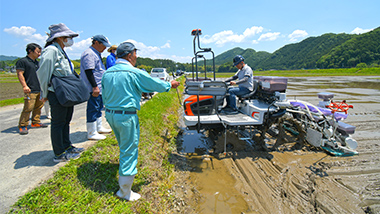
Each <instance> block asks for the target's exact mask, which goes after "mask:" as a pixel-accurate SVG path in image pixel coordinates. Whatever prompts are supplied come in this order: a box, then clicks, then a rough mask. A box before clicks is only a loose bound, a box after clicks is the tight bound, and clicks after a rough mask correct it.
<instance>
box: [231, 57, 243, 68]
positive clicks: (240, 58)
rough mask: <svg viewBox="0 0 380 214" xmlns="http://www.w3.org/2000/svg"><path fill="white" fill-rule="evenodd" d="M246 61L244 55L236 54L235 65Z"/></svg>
mask: <svg viewBox="0 0 380 214" xmlns="http://www.w3.org/2000/svg"><path fill="white" fill-rule="evenodd" d="M243 61H244V57H243V56H242V55H236V56H235V57H234V59H233V62H234V66H236V65H238V64H239V63H241V62H243Z"/></svg>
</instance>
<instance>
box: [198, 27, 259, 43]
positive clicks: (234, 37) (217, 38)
mask: <svg viewBox="0 0 380 214" xmlns="http://www.w3.org/2000/svg"><path fill="white" fill-rule="evenodd" d="M263 29H264V28H263V27H257V26H253V27H251V28H247V29H246V30H245V31H244V32H243V34H240V35H239V34H236V33H234V32H233V31H232V30H225V31H222V32H219V33H216V34H214V35H212V36H209V35H205V36H204V37H203V38H201V42H202V43H204V44H210V43H215V44H216V45H217V46H219V47H222V46H223V45H224V44H226V43H242V42H246V41H248V38H251V37H253V36H255V35H256V34H259V33H261V32H262V31H263Z"/></svg>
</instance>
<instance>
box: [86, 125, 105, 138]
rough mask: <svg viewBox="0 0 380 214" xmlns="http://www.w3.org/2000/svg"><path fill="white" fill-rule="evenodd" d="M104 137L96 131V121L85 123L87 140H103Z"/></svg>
mask: <svg viewBox="0 0 380 214" xmlns="http://www.w3.org/2000/svg"><path fill="white" fill-rule="evenodd" d="M105 138H106V136H104V135H101V134H99V133H98V132H97V131H96V121H95V122H91V123H87V139H89V140H103V139H105Z"/></svg>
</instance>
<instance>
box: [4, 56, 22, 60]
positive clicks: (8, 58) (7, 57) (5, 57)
mask: <svg viewBox="0 0 380 214" xmlns="http://www.w3.org/2000/svg"><path fill="white" fill-rule="evenodd" d="M18 58H20V57H17V56H4V55H0V61H7V60H11V61H13V60H15V59H18Z"/></svg>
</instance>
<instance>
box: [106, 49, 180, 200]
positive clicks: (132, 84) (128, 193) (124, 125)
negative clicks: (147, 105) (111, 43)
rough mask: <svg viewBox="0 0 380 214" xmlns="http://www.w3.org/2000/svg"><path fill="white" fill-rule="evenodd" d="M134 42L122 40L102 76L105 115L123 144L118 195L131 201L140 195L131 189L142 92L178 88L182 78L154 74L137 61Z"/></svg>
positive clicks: (136, 150)
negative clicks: (179, 79) (143, 69)
mask: <svg viewBox="0 0 380 214" xmlns="http://www.w3.org/2000/svg"><path fill="white" fill-rule="evenodd" d="M136 51H137V49H136V48H135V46H134V45H133V44H132V43H130V42H124V43H121V44H120V45H119V46H118V47H117V50H116V55H117V57H118V59H117V60H116V64H115V65H114V66H112V67H111V68H109V69H108V70H107V71H106V72H105V73H104V74H103V78H102V88H103V101H104V104H105V107H106V119H107V121H108V123H109V124H110V126H111V128H112V130H113V131H114V133H115V136H116V139H117V141H118V143H119V147H120V158H119V159H120V163H119V186H120V189H119V191H118V192H117V193H116V195H117V196H118V197H119V198H122V199H126V200H129V201H135V200H138V199H139V198H140V197H141V195H140V194H138V193H135V192H133V191H132V190H131V187H132V183H133V180H134V177H135V175H136V174H137V168H136V165H137V156H138V144H139V138H140V125H139V120H138V117H137V114H136V111H137V110H140V99H141V93H142V92H145V93H150V92H155V91H157V92H168V91H169V90H170V88H177V87H178V86H179V82H177V81H175V80H173V81H171V82H170V83H169V82H165V81H161V80H159V79H157V78H152V77H150V75H149V74H148V73H147V72H145V71H142V70H140V69H138V68H135V67H134V66H135V65H136V59H137V56H136Z"/></svg>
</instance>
